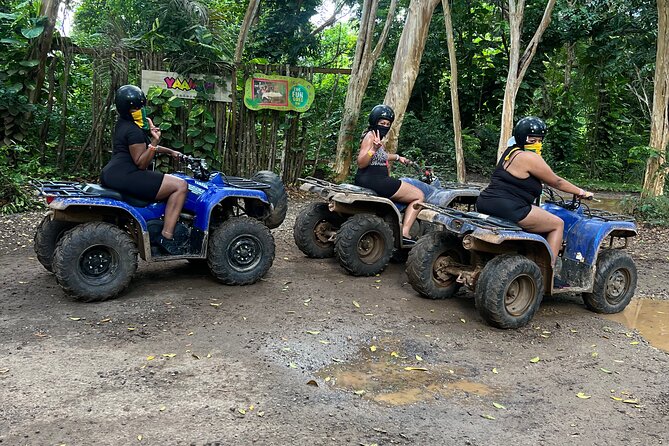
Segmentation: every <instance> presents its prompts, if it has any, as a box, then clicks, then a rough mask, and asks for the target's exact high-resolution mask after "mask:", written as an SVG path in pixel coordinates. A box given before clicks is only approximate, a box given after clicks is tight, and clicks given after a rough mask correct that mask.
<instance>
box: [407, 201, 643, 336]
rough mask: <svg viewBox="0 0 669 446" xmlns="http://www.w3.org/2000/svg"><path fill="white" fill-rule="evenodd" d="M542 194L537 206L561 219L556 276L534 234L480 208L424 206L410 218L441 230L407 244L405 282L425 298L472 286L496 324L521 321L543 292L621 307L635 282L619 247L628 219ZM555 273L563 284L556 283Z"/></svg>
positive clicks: (593, 305) (601, 309)
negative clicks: (410, 246) (409, 247)
mask: <svg viewBox="0 0 669 446" xmlns="http://www.w3.org/2000/svg"><path fill="white" fill-rule="evenodd" d="M548 193H549V199H548V200H546V202H545V203H544V204H543V205H542V207H543V208H544V209H545V210H547V211H548V212H550V213H551V214H553V215H556V216H558V217H560V218H561V219H562V220H563V221H564V242H563V249H562V251H561V256H560V261H559V262H558V265H560V264H561V270H560V271H559V274H558V272H556V271H554V269H553V267H552V260H553V254H552V252H551V249H550V247H549V245H548V243H547V242H546V239H545V238H544V237H542V236H541V235H539V234H533V233H529V232H525V231H524V230H523V229H522V228H520V227H519V226H517V225H516V224H514V223H512V222H509V221H507V220H503V219H499V218H495V217H491V216H489V215H486V214H480V213H477V212H462V211H458V210H455V209H449V208H445V207H440V206H432V205H429V204H426V205H424V206H423V209H422V210H421V211H420V213H419V214H418V220H420V221H424V222H430V223H433V224H435V225H438V227H439V228H440V229H441V231H436V232H432V233H430V234H428V235H426V236H424V237H422V238H421V239H420V240H418V242H417V243H416V246H414V248H413V249H412V250H411V253H410V254H409V259H408V260H407V264H406V272H407V275H408V278H409V283H410V284H411V286H412V287H413V288H414V289H415V290H416V291H418V293H419V294H421V295H422V296H424V297H428V298H431V299H445V298H448V297H451V296H453V295H454V294H455V293H456V292H457V291H458V289H459V288H460V287H461V286H462V285H465V286H467V287H468V288H470V289H471V290H473V291H475V296H476V308H477V309H478V311H479V313H480V314H481V316H482V317H483V318H484V319H485V320H486V321H487V322H488V323H490V324H491V325H493V326H496V327H499V328H518V327H522V326H524V325H526V324H527V323H528V322H529V321H530V320H531V319H532V317H533V316H534V314H535V312H536V311H537V309H538V308H539V305H540V304H541V300H542V297H543V296H544V295H556V294H560V293H581V294H582V296H583V302H584V303H585V306H586V307H587V308H588V309H590V310H592V311H595V312H598V313H617V312H620V311H622V310H623V309H624V308H625V307H626V306H627V304H629V302H630V299H631V298H632V296H633V295H634V290H635V288H636V283H637V270H636V266H635V265H634V261H633V260H632V257H631V256H630V255H629V254H628V253H626V252H625V251H623V250H622V249H623V248H625V247H627V242H628V239H629V238H630V237H634V236H636V233H637V229H636V225H635V223H634V220H633V219H632V218H630V217H627V216H624V215H618V214H614V213H611V212H607V211H601V210H596V209H590V208H589V207H587V206H586V205H585V204H582V203H581V201H580V200H579V199H577V198H576V197H574V198H573V199H572V200H571V201H567V202H566V201H564V200H563V199H562V198H560V197H559V196H557V195H556V194H554V193H553V191H552V190H549V191H548ZM607 240H608V243H606V241H607ZM616 242H617V244H616ZM556 276H558V277H559V278H560V279H561V281H562V282H564V283H566V284H568V285H569V286H565V287H561V288H556V287H555V286H554V278H555V277H556Z"/></svg>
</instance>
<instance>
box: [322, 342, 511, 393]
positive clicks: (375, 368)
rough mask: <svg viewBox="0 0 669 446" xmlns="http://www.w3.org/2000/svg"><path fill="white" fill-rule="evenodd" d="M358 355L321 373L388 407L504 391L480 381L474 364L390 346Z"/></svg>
mask: <svg viewBox="0 0 669 446" xmlns="http://www.w3.org/2000/svg"><path fill="white" fill-rule="evenodd" d="M358 358H359V359H358V360H355V361H353V362H348V363H340V364H334V365H331V366H328V367H326V368H323V369H321V370H320V371H318V372H317V376H319V377H320V378H321V379H323V380H324V381H325V382H326V383H327V384H329V385H330V386H331V387H332V388H334V389H339V390H343V391H347V392H353V393H355V394H357V395H359V396H361V397H362V398H365V399H368V400H371V401H374V402H376V403H379V404H383V405H387V406H403V405H409V404H414V403H418V402H429V401H434V400H437V399H440V398H455V399H466V398H469V397H474V398H483V397H491V396H493V395H496V394H499V393H500V391H499V390H498V389H494V388H492V387H490V386H488V385H486V384H484V383H481V382H477V381H476V375H477V372H476V371H475V370H474V369H472V368H471V367H466V366H465V367H457V366H455V365H449V364H443V363H441V364H435V363H430V362H428V361H425V360H422V358H421V357H420V356H418V355H415V354H409V353H407V352H401V351H397V350H395V349H393V348H392V347H389V346H387V347H385V348H384V347H381V346H377V345H371V346H368V347H367V346H366V347H363V348H361V350H360V353H359V355H358Z"/></svg>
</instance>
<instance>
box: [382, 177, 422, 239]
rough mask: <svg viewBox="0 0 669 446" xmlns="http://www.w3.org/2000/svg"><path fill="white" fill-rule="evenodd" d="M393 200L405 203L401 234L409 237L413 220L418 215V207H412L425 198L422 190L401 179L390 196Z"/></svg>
mask: <svg viewBox="0 0 669 446" xmlns="http://www.w3.org/2000/svg"><path fill="white" fill-rule="evenodd" d="M390 199H391V200H393V201H399V202H400V203H407V204H408V205H407V208H406V210H405V211H404V221H403V222H402V236H403V237H406V238H410V237H409V231H410V230H411V226H412V225H413V222H415V221H416V217H418V212H419V210H418V209H415V208H414V205H415V204H416V203H418V202H420V201H423V200H424V199H425V196H424V195H423V192H422V191H421V190H420V189H418V188H417V187H416V186H412V185H411V184H409V183H405V182H404V181H402V184H400V188H399V189H398V190H397V192H395V195H393V196H392V197H390Z"/></svg>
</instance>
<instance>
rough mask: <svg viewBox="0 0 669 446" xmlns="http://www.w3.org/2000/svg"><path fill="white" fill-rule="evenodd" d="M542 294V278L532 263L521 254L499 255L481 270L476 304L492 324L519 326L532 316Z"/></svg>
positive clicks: (506, 326)
mask: <svg viewBox="0 0 669 446" xmlns="http://www.w3.org/2000/svg"><path fill="white" fill-rule="evenodd" d="M543 294H544V284H543V278H542V276H541V271H540V270H539V267H538V266H537V264H536V263H534V262H533V261H531V260H530V259H528V258H527V257H524V256H521V255H510V254H505V255H500V256H497V257H495V258H493V259H492V260H491V261H489V262H488V263H487V264H486V265H485V267H484V268H483V271H481V275H480V276H479V278H478V282H477V284H476V308H477V309H478V311H479V314H480V315H481V316H482V317H483V318H484V319H485V320H486V321H487V322H488V323H489V324H490V325H492V326H494V327H498V328H519V327H522V326H524V325H526V324H527V323H528V322H529V321H530V320H531V319H532V317H533V316H534V313H536V311H537V310H538V309H539V305H541V299H542V297H543Z"/></svg>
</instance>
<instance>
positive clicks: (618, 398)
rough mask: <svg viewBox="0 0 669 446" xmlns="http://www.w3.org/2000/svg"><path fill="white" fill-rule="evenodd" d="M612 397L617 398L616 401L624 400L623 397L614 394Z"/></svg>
mask: <svg viewBox="0 0 669 446" xmlns="http://www.w3.org/2000/svg"><path fill="white" fill-rule="evenodd" d="M611 399H612V400H615V401H622V400H623V399H622V398H620V397H619V396H612V397H611Z"/></svg>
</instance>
